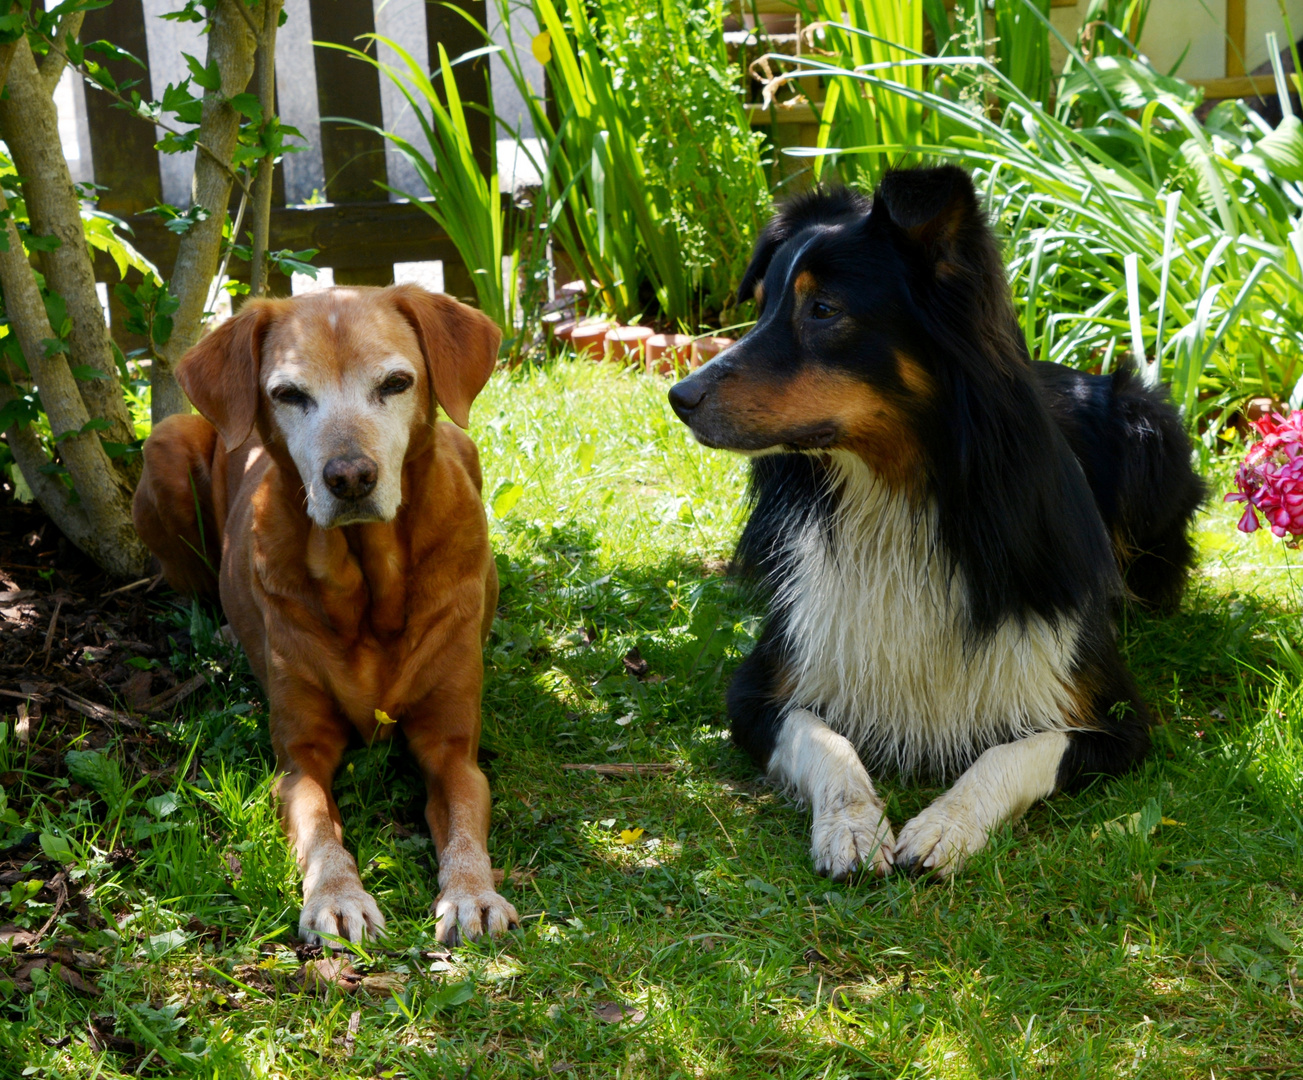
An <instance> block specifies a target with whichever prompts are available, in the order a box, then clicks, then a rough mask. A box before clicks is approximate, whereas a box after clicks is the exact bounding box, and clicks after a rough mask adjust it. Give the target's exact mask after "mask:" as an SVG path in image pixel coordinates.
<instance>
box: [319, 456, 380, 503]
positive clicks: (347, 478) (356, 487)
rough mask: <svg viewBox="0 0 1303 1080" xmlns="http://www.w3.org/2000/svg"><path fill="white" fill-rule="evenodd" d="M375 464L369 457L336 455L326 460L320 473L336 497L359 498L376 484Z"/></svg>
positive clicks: (368, 492)
mask: <svg viewBox="0 0 1303 1080" xmlns="http://www.w3.org/2000/svg"><path fill="white" fill-rule="evenodd" d="M376 470H377V465H376V463H375V462H374V461H372V460H371V459H370V458H369V457H337V458H331V459H330V460H329V461H327V462H326V467H325V468H324V469H323V470H322V472H321V475H322V477H323V479H324V480H325V481H326V487H328V488H330V493H331V494H332V495H334V496H335V498H337V499H360V498H362V497H363V496H366V495H370V494H371V491H372V489H373V488H374V487H375V486H376Z"/></svg>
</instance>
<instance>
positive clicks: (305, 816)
mask: <svg viewBox="0 0 1303 1080" xmlns="http://www.w3.org/2000/svg"><path fill="white" fill-rule="evenodd" d="M500 340H501V334H500V332H499V330H498V328H497V327H496V326H495V325H494V324H493V323H492V322H491V321H490V320H489V319H488V317H487V316H485V315H483V314H481V313H480V312H478V311H475V310H473V309H472V308H468V307H465V306H463V305H462V304H459V303H457V302H456V301H454V300H451V299H449V298H448V297H445V296H437V295H434V294H432V293H428V292H425V291H424V290H423V289H419V288H417V287H415V286H395V287H391V288H387V289H365V288H337V289H331V290H326V291H323V292H317V293H312V294H309V295H307V296H302V297H299V298H297V299H293V300H254V301H250V302H249V303H248V304H246V305H245V307H244V308H243V310H241V311H240V313H239V314H238V315H236V316H235V317H234V318H233V319H230V320H229V321H228V322H226V323H224V324H223V325H222V326H220V327H218V328H217V329H216V330H214V331H213V332H212V333H211V334H209V335H208V336H207V337H206V338H204V339H203V340H202V341H201V342H200V343H199V344H198V345H196V346H195V347H194V348H193V349H191V350H190V351H189V352H188V353H187V354H186V355H185V357H184V358H183V359H182V361H181V363H180V365H179V366H178V368H177V378H178V379H179V380H180V382H181V385H182V387H183V388H184V389H185V391H186V393H187V394H188V395H189V396H190V400H191V401H193V402H194V403H195V406H196V407H197V408H198V409H199V411H200V412H201V413H202V414H203V416H202V417H200V416H173V417H170V418H169V419H167V420H166V421H164V422H163V423H161V424H159V425H158V427H156V428H155V429H154V433H153V434H152V435H151V436H150V438H149V440H148V441H147V442H146V444H145V471H144V476H143V477H142V479H141V482H140V488H139V490H138V491H137V492H136V500H135V506H134V516H135V522H136V528H137V529H138V530H139V532H140V535H141V537H142V538H143V539H144V540H145V543H147V544H148V545H149V547H150V548H151V549H152V550H153V551H154V553H155V554H156V555H157V556H158V558H159V561H160V562H161V563H162V565H163V572H164V574H165V575H166V577H167V580H168V582H169V583H170V584H171V585H172V586H173V587H174V588H176V589H179V590H181V591H183V592H190V593H196V594H207V595H210V596H211V595H214V594H220V598H221V603H222V608H223V610H224V611H225V613H226V617H227V618H228V619H229V620H230V623H231V626H232V627H233V628H234V630H235V633H236V635H237V636H238V638H239V640H240V643H241V644H242V645H243V646H244V650H245V652H246V653H247V654H248V657H249V663H250V666H251V667H252V668H253V671H254V673H255V674H256V675H257V676H258V679H259V681H261V683H262V685H263V687H264V688H265V689H266V691H267V696H268V698H269V699H270V703H271V738H272V744H273V746H274V747H275V750H276V759H277V763H278V765H279V767H280V769H281V771H282V773H283V775H282V777H281V781H280V789H279V793H280V813H281V823H282V825H283V826H284V828H285V832H286V834H287V835H288V837H289V841H290V843H291V845H292V846H293V848H294V851H295V854H296V856H297V858H298V863H299V869H300V870H301V871H302V872H303V912H302V915H301V917H300V921H299V934H300V936H302V937H303V938H304V939H305V940H306V941H310V942H314V941H321V940H323V938H327V940H328V937H334V938H346V939H348V940H350V941H356V940H359V939H360V938H363V937H365V936H367V935H368V934H371V935H375V934H376V933H377V932H379V931H380V930H382V929H383V927H384V916H382V915H381V914H380V909H379V908H378V907H377V906H376V903H375V900H373V899H372V897H371V896H370V895H369V894H368V893H367V892H366V891H365V890H364V889H363V888H362V882H361V879H360V878H359V877H358V872H357V864H356V863H355V862H354V860H353V857H352V856H351V855H350V854H349V853H348V852H347V851H346V850H345V848H344V845H343V843H342V836H343V831H342V824H341V821H340V815H339V810H338V808H337V807H336V805H335V800H334V798H333V797H332V796H331V790H330V789H331V781H332V778H333V777H334V774H335V770H336V769H337V768H338V766H339V762H340V758H341V757H342V755H343V753H344V751H345V748H346V747H347V745H348V743H349V737H350V735H351V734H352V733H353V732H357V734H358V735H360V736H361V737H362V739H363V740H364V741H366V742H367V743H370V742H371V741H372V740H375V739H384V738H387V737H389V735H390V734H391V733H392V731H393V729H394V727H399V728H401V729H402V731H403V733H404V735H405V736H406V737H407V743H408V746H409V747H410V748H411V751H412V753H413V754H414V755H415V756H416V760H417V762H418V763H419V765H420V767H421V770H422V772H423V773H424V775H425V779H426V784H427V787H428V790H429V801H428V803H427V805H426V811H425V813H426V819H427V820H428V821H429V823H430V831H431V833H432V834H433V836H434V842H435V847H436V849H437V852H438V857H439V887H440V893H439V896H438V899H437V900H436V901H435V906H434V911H435V914H436V915H437V918H438V927H437V934H438V938H439V940H440V941H448V942H453V941H456V940H457V939H458V937H459V935H460V936H463V937H466V938H475V937H478V936H479V935H480V934H482V933H486V932H487V933H489V934H496V933H499V932H502V931H504V930H506V929H508V928H509V927H510V926H512V925H514V924H515V923H516V920H517V915H516V910H515V908H513V907H512V906H511V905H510V904H509V903H507V901H506V900H504V899H503V898H502V897H501V896H499V895H498V894H497V893H496V892H495V891H494V888H493V879H492V876H491V870H490V867H489V856H488V851H487V848H486V844H487V841H488V832H489V787H488V783H487V781H486V780H485V778H484V775H483V773H481V772H480V769H479V766H478V765H477V764H476V754H477V751H478V748H479V738H480V688H481V684H482V681H483V657H482V653H481V650H482V648H483V643H484V641H485V639H486V638H487V635H488V632H489V626H490V624H491V623H492V620H493V611H494V607H495V606H496V604H497V597H498V578H497V571H496V569H495V567H494V563H493V555H492V552H491V551H490V550H489V541H488V527H487V524H486V522H485V517H484V507H483V504H482V502H481V496H480V468H479V459H478V455H477V454H476V451H475V447H474V445H473V444H472V443H471V441H470V439H468V438H467V437H466V436H465V435H463V434H462V433H461V432H460V431H458V430H457V428H456V427H453V425H452V424H446V423H435V403H436V402H437V403H438V404H439V405H441V406H442V407H443V409H444V411H445V412H446V413H447V414H448V416H449V417H450V418H451V419H452V420H453V421H455V422H456V423H457V424H459V425H460V426H461V427H465V426H466V424H467V422H468V419H469V413H470V406H471V402H472V401H473V400H474V399H475V396H476V395H477V394H478V393H479V392H480V390H481V389H482V388H483V386H484V384H485V382H486V381H487V380H488V378H489V375H490V374H491V373H492V371H493V366H494V362H495V359H496V357H497V350H498V343H499V341H500ZM219 555H220V566H221V569H220V573H218V572H215V571H214V569H213V566H214V564H215V563H216V562H217V559H218V558H219ZM388 720H392V721H395V722H396V723H388V722H387V721H388ZM327 936H328V937H327Z"/></svg>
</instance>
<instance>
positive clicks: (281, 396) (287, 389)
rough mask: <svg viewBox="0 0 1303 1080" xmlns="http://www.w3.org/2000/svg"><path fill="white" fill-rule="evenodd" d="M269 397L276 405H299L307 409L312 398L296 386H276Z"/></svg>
mask: <svg viewBox="0 0 1303 1080" xmlns="http://www.w3.org/2000/svg"><path fill="white" fill-rule="evenodd" d="M271 397H272V400H273V401H275V402H276V403H277V404H278V405H300V406H302V407H303V408H307V407H308V406H309V405H311V404H312V398H310V397H309V396H308V394H307V392H306V391H303V390H300V389H299V388H298V387H297V386H278V387H276V389H275V390H273V391H272V392H271Z"/></svg>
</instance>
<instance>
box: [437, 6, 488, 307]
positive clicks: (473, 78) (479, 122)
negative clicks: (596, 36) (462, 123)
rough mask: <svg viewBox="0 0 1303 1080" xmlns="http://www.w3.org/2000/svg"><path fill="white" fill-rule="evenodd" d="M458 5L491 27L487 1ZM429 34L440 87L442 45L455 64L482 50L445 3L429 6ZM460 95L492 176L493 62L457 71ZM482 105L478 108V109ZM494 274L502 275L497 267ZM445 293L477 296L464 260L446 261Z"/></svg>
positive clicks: (483, 60)
mask: <svg viewBox="0 0 1303 1080" xmlns="http://www.w3.org/2000/svg"><path fill="white" fill-rule="evenodd" d="M456 6H457V7H459V8H461V9H462V10H463V11H465V12H466V13H467V14H468V15H470V16H471V18H473V19H474V20H475V21H476V22H477V23H479V25H480V26H482V27H486V28H487V27H488V17H489V16H488V5H487V4H486V3H485V0H456ZM425 33H426V39H427V41H428V44H429V53H430V74H431V79H432V80H433V81H434V84H435V85H436V86H438V85H440V81H441V79H440V75H439V46H440V44H442V45H443V47H444V49H445V50H446V51H447V53H448V59H449V60H450V61H455V60H456V59H457V57H459V56H461V55H462V54H463V53H468V52H470V51H471V50H472V49H478V48H482V47H483V46H484V44H485V41H484V36H483V35H482V34H480V32H479V31H478V30H476V29H475V27H473V26H472V25H471V24H470V23H469V22H467V21H466V19H465V18H463V17H462V16H461V15H459V14H458V13H457V12H455V11H451V10H449V8H448V6H447V5H446V4H443V3H437V2H434V3H427V4H426V5H425ZM454 74H455V76H456V81H457V92H458V93H459V94H460V95H461V99H462V104H463V105H464V106H465V107H466V127H467V128H468V129H469V132H470V138H471V147H472V149H473V151H474V153H475V160H476V162H477V163H478V164H479V167H480V171H481V172H483V173H484V175H485V176H487V175H489V169H490V165H491V162H492V157H491V155H492V153H493V146H492V143H491V142H490V140H491V139H493V138H495V132H494V129H493V122H492V120H491V119H490V118H489V115H488V113H487V112H486V111H483V110H486V109H487V108H488V104H489V91H488V87H489V83H488V79H489V60H488V57H487V56H479V57H476V58H475V59H474V60H471V61H468V62H467V63H464V64H458V65H457V67H456V68H455V69H454ZM477 105H478V106H479V108H478V109H477V108H476V107H475V106H477ZM492 272H494V273H501V272H502V271H501V269H500V268H498V267H494V268H493V270H492ZM443 291H444V292H446V293H448V294H449V295H451V296H456V297H458V298H459V299H462V300H471V299H474V297H475V286H474V284H473V281H472V278H471V275H470V271H469V270H467V268H466V266H465V264H464V263H462V262H461V260H460V259H458V260H456V261H452V260H444V264H443Z"/></svg>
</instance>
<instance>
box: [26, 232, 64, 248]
mask: <svg viewBox="0 0 1303 1080" xmlns="http://www.w3.org/2000/svg"><path fill="white" fill-rule="evenodd" d="M23 246H24V247H25V248H27V250H28V251H58V250H59V248H61V247H63V241H62V240H60V239H59V238H58V237H57V236H37V235H35V234H34V233H32V232H29V231H26V230H24V232H23Z"/></svg>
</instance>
